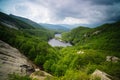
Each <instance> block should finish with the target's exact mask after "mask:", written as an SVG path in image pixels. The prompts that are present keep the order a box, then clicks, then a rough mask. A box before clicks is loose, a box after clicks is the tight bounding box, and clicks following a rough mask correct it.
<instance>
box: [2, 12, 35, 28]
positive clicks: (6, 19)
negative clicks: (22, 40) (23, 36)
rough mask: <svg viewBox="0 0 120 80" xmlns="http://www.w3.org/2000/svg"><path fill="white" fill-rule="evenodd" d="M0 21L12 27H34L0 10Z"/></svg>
mask: <svg viewBox="0 0 120 80" xmlns="http://www.w3.org/2000/svg"><path fill="white" fill-rule="evenodd" d="M0 23H1V24H3V25H6V26H8V27H11V28H14V29H34V27H33V26H31V25H29V24H27V23H25V22H24V21H21V20H18V19H16V18H13V17H10V16H9V15H7V14H4V13H2V12H0Z"/></svg>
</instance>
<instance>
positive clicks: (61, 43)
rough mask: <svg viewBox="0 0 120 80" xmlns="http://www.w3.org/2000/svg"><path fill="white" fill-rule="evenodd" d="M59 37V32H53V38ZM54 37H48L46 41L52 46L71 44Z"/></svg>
mask: <svg viewBox="0 0 120 80" xmlns="http://www.w3.org/2000/svg"><path fill="white" fill-rule="evenodd" d="M56 37H57V38H61V34H55V38H56ZM55 38H53V39H50V40H49V41H48V43H49V44H50V45H51V46H53V47H56V46H58V47H67V46H72V45H71V44H70V43H65V42H62V41H60V40H58V39H55Z"/></svg>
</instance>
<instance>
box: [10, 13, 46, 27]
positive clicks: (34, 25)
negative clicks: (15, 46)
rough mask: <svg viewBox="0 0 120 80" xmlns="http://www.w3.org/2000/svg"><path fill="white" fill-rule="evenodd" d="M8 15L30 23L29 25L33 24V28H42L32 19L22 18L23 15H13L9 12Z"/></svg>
mask: <svg viewBox="0 0 120 80" xmlns="http://www.w3.org/2000/svg"><path fill="white" fill-rule="evenodd" d="M10 16H11V17H13V18H16V19H18V20H21V21H24V22H26V23H27V24H29V25H31V26H33V27H35V28H41V29H44V28H43V27H42V26H41V25H40V24H38V23H36V22H34V21H32V20H30V19H27V18H23V17H19V16H15V15H12V14H10Z"/></svg>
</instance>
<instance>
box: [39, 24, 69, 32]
mask: <svg viewBox="0 0 120 80" xmlns="http://www.w3.org/2000/svg"><path fill="white" fill-rule="evenodd" d="M40 25H42V26H43V27H44V28H46V29H51V30H62V31H68V30H69V29H68V28H66V27H64V26H62V25H54V24H43V23H40Z"/></svg>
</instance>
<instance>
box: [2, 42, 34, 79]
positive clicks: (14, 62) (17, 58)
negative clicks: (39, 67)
mask: <svg viewBox="0 0 120 80" xmlns="http://www.w3.org/2000/svg"><path fill="white" fill-rule="evenodd" d="M33 71H34V68H33V66H32V64H31V63H29V61H28V59H27V58H26V57H25V56H24V55H23V54H21V53H20V52H19V51H18V50H17V49H16V48H13V47H11V46H10V45H9V44H7V43H5V42H3V41H1V40H0V80H6V79H7V77H8V74H12V73H17V74H20V75H29V74H31V73H32V72H33Z"/></svg>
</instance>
